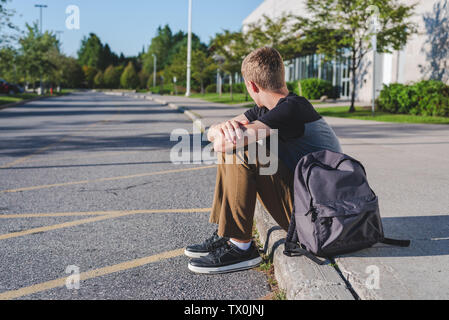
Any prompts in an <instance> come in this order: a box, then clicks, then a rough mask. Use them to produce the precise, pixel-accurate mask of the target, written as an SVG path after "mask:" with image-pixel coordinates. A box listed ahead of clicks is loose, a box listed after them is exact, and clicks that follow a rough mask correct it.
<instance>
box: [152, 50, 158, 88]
mask: <svg viewBox="0 0 449 320" xmlns="http://www.w3.org/2000/svg"><path fill="white" fill-rule="evenodd" d="M152 55H153V88H156V68H157V56H156V55H155V54H154V53H153V54H152Z"/></svg>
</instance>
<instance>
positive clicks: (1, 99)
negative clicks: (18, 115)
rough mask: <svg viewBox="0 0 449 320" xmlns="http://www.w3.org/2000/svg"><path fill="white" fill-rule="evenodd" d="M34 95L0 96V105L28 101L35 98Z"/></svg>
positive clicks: (35, 95)
mask: <svg viewBox="0 0 449 320" xmlns="http://www.w3.org/2000/svg"><path fill="white" fill-rule="evenodd" d="M37 96H38V95H37V94H36V93H19V94H15V95H1V96H0V105H4V104H9V103H14V102H20V101H23V100H28V99H31V98H34V97H37Z"/></svg>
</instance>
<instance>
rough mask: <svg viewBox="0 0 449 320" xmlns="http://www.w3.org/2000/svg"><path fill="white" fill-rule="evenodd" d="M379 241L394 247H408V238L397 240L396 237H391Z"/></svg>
mask: <svg viewBox="0 0 449 320" xmlns="http://www.w3.org/2000/svg"><path fill="white" fill-rule="evenodd" d="M380 243H383V244H388V245H391V246H396V247H409V246H410V240H398V239H391V238H383V240H382V241H380Z"/></svg>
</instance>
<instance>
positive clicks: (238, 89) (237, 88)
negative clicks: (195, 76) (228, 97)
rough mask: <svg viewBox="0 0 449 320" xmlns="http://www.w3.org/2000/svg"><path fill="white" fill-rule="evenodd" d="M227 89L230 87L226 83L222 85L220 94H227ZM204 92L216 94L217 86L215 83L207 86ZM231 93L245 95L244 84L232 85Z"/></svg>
mask: <svg viewBox="0 0 449 320" xmlns="http://www.w3.org/2000/svg"><path fill="white" fill-rule="evenodd" d="M229 87H230V86H229V84H228V83H224V84H223V85H222V87H221V90H222V92H223V93H228V92H229ZM205 90H206V93H216V92H217V85H216V84H215V83H212V84H210V85H208V86H207V87H206V89H205ZM232 92H233V93H245V92H246V87H245V84H244V83H234V84H233V85H232Z"/></svg>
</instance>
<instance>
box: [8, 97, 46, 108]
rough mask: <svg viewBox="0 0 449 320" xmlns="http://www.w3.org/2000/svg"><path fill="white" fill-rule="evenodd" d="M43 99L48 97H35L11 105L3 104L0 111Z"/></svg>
mask: <svg viewBox="0 0 449 320" xmlns="http://www.w3.org/2000/svg"><path fill="white" fill-rule="evenodd" d="M44 98H49V97H47V96H43V97H35V98H31V99H27V100H23V101H18V102H13V103H8V104H4V105H1V106H0V110H3V109H7V108H12V107H18V106H21V105H24V104H27V103H28V102H33V101H36V100H41V99H44Z"/></svg>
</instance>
